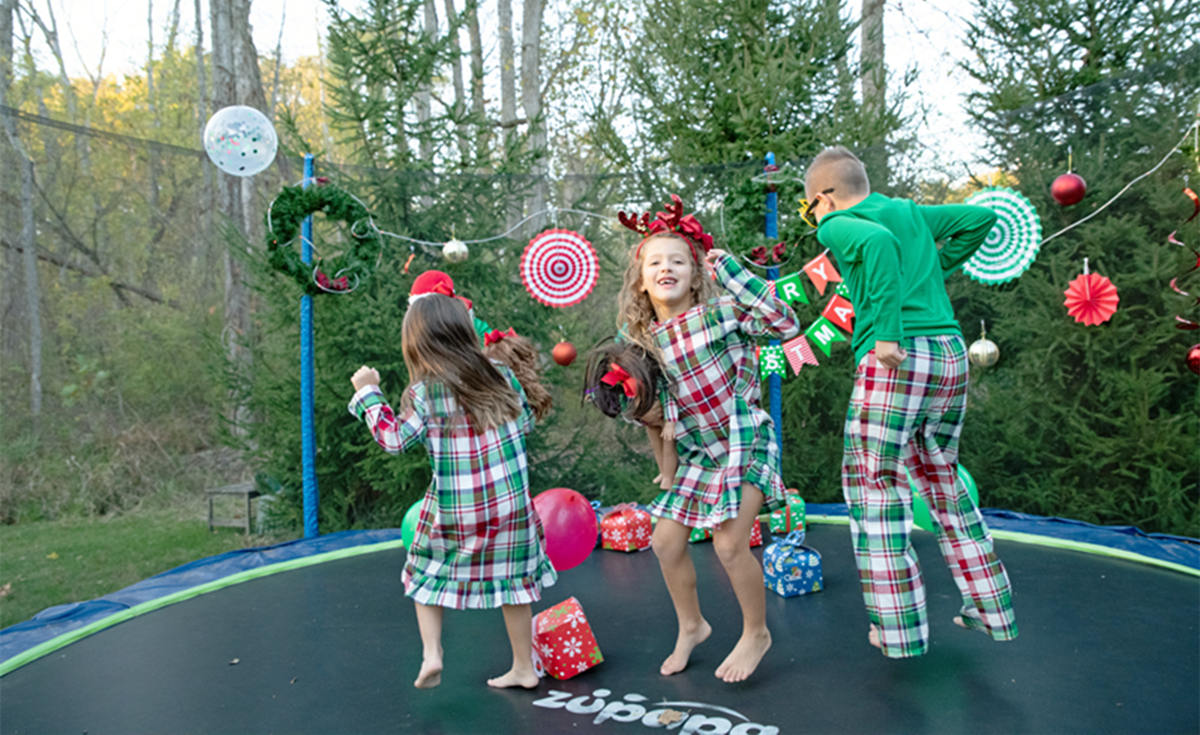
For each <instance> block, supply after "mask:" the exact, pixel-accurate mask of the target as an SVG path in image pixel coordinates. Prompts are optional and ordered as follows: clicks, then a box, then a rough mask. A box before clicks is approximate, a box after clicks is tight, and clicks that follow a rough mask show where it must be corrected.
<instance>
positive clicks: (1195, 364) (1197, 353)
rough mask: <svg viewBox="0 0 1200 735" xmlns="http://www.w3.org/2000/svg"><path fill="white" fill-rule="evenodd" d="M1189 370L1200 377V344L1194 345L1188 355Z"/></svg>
mask: <svg viewBox="0 0 1200 735" xmlns="http://www.w3.org/2000/svg"><path fill="white" fill-rule="evenodd" d="M1187 366H1188V370H1191V371H1192V372H1193V373H1195V374H1197V375H1200V344H1195V345H1192V347H1191V349H1189V350H1188V353H1187Z"/></svg>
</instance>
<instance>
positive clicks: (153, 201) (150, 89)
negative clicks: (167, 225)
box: [146, 0, 160, 215]
mask: <svg viewBox="0 0 1200 735" xmlns="http://www.w3.org/2000/svg"><path fill="white" fill-rule="evenodd" d="M146 104H147V105H148V106H149V107H150V120H151V126H152V128H151V129H152V130H153V131H154V132H153V134H152V135H151V136H150V137H151V138H152V139H154V140H157V139H158V130H159V127H160V121H159V118H158V103H157V100H155V98H154V0H146ZM148 157H149V162H148V168H149V172H150V207H151V208H152V209H153V210H154V211H155V213H156V215H157V212H158V155H157V151H156V150H155V149H154V147H153V146H151V147H150V150H149V151H148Z"/></svg>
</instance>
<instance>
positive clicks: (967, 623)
mask: <svg viewBox="0 0 1200 735" xmlns="http://www.w3.org/2000/svg"><path fill="white" fill-rule="evenodd" d="M954 624H955V625H957V626H958V627H960V628H964V629H966V630H977V631H979V632H981V633H987V632H988V631H987V627H986V626H984V624H983V621H982V620H980V619H979V618H977V617H975V616H973V615H955V616H954Z"/></svg>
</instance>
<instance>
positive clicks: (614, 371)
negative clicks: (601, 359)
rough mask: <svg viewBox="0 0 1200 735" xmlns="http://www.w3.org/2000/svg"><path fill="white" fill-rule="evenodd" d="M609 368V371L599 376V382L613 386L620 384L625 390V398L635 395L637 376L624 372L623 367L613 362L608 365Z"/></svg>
mask: <svg viewBox="0 0 1200 735" xmlns="http://www.w3.org/2000/svg"><path fill="white" fill-rule="evenodd" d="M609 368H610V369H609V371H608V372H607V373H605V374H604V375H603V376H602V377H601V378H600V382H601V383H603V384H605V385H607V386H611V387H613V388H615V387H617V386H618V385H619V386H621V389H622V390H623V391H625V397H626V398H633V397H635V396H637V390H638V382H637V378H635V377H633V376H632V375H630V374H629V373H627V372H625V368H623V367H621V366H620V365H618V364H617V363H615V362H614V363H612V364H611V365H609Z"/></svg>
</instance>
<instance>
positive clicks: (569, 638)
mask: <svg viewBox="0 0 1200 735" xmlns="http://www.w3.org/2000/svg"><path fill="white" fill-rule="evenodd" d="M533 651H534V654H535V656H536V658H538V659H540V663H541V667H542V669H544V670H545V672H546V673H547V674H549V675H550V676H553V677H554V678H555V679H570V678H571V677H572V676H577V675H579V674H580V673H582V672H584V671H587V670H588V669H590V668H592V667H593V666H595V665H596V664H598V663H600V662H601V661H603V660H604V655H603V654H601V653H600V644H598V643H596V636H595V635H594V634H593V633H592V626H590V625H588V621H587V616H585V615H584V614H583V608H582V607H581V606H580V605H579V600H576V599H575V598H574V597H568V598H567V599H565V600H563V601H562V602H560V603H558V604H557V605H555V606H554V607H551V608H549V609H548V610H543V611H541V612H540V613H538V614H537V615H535V616H534V618H533Z"/></svg>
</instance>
